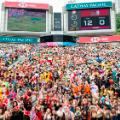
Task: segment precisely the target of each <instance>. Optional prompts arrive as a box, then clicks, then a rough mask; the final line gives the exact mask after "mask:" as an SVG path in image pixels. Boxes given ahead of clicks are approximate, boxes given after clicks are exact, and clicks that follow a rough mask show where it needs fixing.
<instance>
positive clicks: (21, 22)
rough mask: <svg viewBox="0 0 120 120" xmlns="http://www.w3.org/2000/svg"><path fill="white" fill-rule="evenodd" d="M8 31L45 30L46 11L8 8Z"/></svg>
mask: <svg viewBox="0 0 120 120" xmlns="http://www.w3.org/2000/svg"><path fill="white" fill-rule="evenodd" d="M7 30H8V31H30V32H45V31H46V11H45V10H38V9H18V8H17V9H15V8H8V21H7Z"/></svg>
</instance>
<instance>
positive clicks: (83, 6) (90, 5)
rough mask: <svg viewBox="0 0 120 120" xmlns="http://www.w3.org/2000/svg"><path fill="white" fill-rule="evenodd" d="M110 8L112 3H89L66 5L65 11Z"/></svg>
mask: <svg viewBox="0 0 120 120" xmlns="http://www.w3.org/2000/svg"><path fill="white" fill-rule="evenodd" d="M108 7H109V8H111V7H112V2H91V3H76V4H67V5H66V9H67V10H74V9H86V8H108Z"/></svg>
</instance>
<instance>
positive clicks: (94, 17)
mask: <svg viewBox="0 0 120 120" xmlns="http://www.w3.org/2000/svg"><path fill="white" fill-rule="evenodd" d="M112 7H113V4H112V2H91V3H76V4H67V5H66V9H67V10H66V11H67V12H66V13H67V14H66V15H65V17H64V18H65V19H64V24H65V31H66V32H69V33H71V32H73V33H81V34H82V33H86V34H87V33H93V31H94V33H93V34H95V33H97V32H98V33H101V32H103V33H104V32H108V33H109V32H115V30H116V27H115V26H116V25H115V14H114V9H113V8H112ZM112 21H113V22H112ZM101 30H103V31H101Z"/></svg>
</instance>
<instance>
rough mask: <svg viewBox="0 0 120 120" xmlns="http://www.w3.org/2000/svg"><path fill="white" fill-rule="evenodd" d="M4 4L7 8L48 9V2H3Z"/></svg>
mask: <svg viewBox="0 0 120 120" xmlns="http://www.w3.org/2000/svg"><path fill="white" fill-rule="evenodd" d="M4 6H5V7H7V8H25V9H26V8H32V9H43V10H48V9H49V5H48V4H38V3H28V2H8V1H6V2H5V3H4Z"/></svg>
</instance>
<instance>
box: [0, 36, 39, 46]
mask: <svg viewBox="0 0 120 120" xmlns="http://www.w3.org/2000/svg"><path fill="white" fill-rule="evenodd" d="M38 42H40V40H39V39H38V38H26V37H7V36H0V43H22V44H25V43H27V44H34V43H38Z"/></svg>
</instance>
